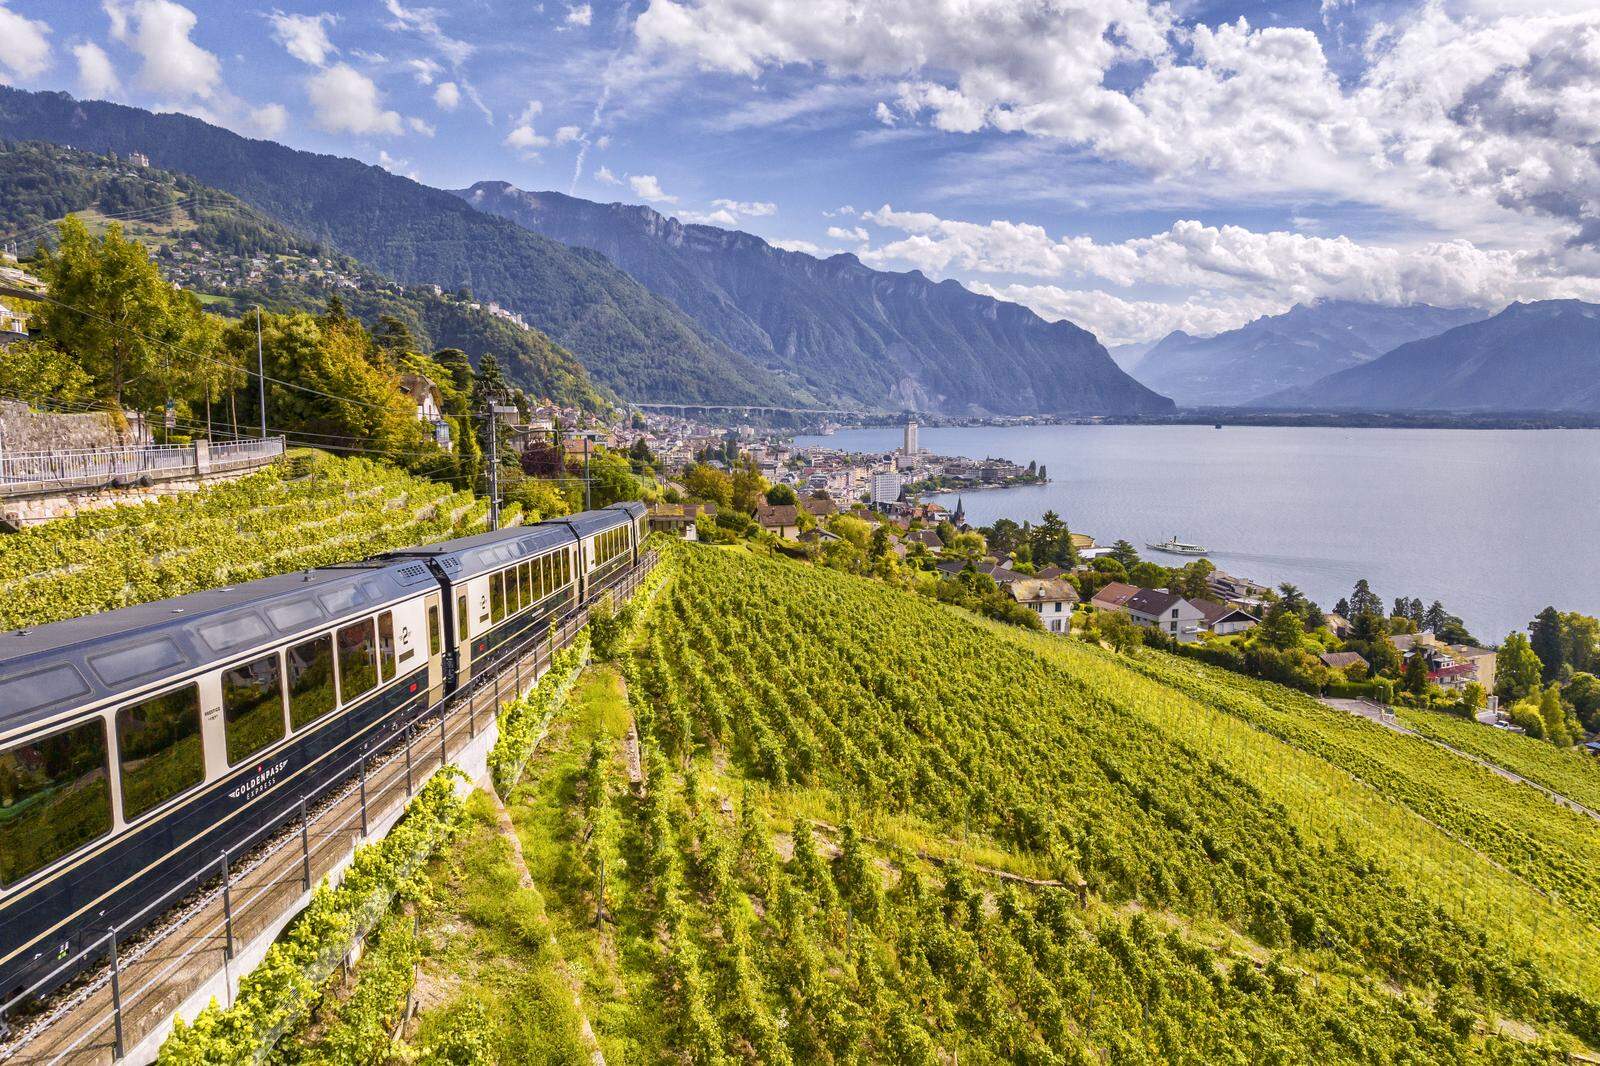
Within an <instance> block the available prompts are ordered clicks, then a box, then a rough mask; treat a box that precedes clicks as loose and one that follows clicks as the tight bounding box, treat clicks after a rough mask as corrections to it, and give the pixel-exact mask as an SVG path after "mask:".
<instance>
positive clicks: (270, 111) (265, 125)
mask: <svg viewBox="0 0 1600 1066" xmlns="http://www.w3.org/2000/svg"><path fill="white" fill-rule="evenodd" d="M250 128H251V129H253V130H255V132H257V133H259V134H261V135H262V136H263V137H276V136H277V135H278V134H280V133H282V132H283V131H284V130H286V129H288V128H289V111H288V109H287V108H285V107H284V106H283V105H282V104H263V105H262V106H261V107H257V108H254V109H253V110H251V112H250Z"/></svg>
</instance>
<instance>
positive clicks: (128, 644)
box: [0, 560, 435, 730]
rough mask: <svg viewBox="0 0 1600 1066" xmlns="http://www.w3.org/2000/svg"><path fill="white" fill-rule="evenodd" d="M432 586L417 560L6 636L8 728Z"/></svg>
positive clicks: (124, 610)
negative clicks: (423, 587) (422, 587)
mask: <svg viewBox="0 0 1600 1066" xmlns="http://www.w3.org/2000/svg"><path fill="white" fill-rule="evenodd" d="M434 584H435V582H434V580H433V578H432V577H431V576H430V575H429V573H428V571H427V568H426V567H424V566H422V565H420V564H418V563H416V562H409V563H408V562H405V561H403V560H394V561H387V560H373V561H368V562H364V563H351V564H348V565H342V566H328V567H321V568H319V569H316V570H302V571H296V572H295V573H292V574H281V575H279V576H277V577H267V578H261V579H259V580H256V581H246V582H243V583H240V584H237V585H228V586H225V587H223V588H215V589H207V590H205V591H203V592H191V593H189V594H187V595H184V596H178V597H175V598H173V599H168V600H157V601H155V602H153V603H141V604H136V605H134V606H131V607H119V608H117V609H116V610H113V611H104V612H101V613H100V614H92V615H86V616H84V617H82V618H71V619H67V620H65V621H61V622H51V623H49V624H47V625H41V626H34V627H32V628H29V629H22V630H13V631H11V632H8V633H4V634H0V730H10V729H13V728H16V727H18V726H24V725H28V724H31V723H33V722H36V721H40V720H42V719H45V718H48V717H49V716H51V715H52V714H55V713H57V712H59V711H62V710H65V709H67V708H69V707H72V706H77V705H81V704H86V703H97V702H99V701H100V700H102V699H107V698H113V697H115V696H117V695H120V694H122V693H124V692H132V691H134V690H137V689H141V688H144V687H146V686H148V685H151V684H154V683H158V682H160V681H161V680H163V679H164V678H168V677H179V676H182V675H184V674H188V673H191V672H193V671H195V670H199V669H204V668H205V667H206V666H209V665H211V664H214V663H219V662H222V661H224V660H227V659H231V658H233V657H235V656H236V655H238V653H239V651H240V650H241V649H242V648H247V647H249V646H251V645H255V644H266V643H273V642H276V641H278V640H280V639H284V638H293V637H295V636H299V635H301V634H305V633H312V632H316V631H318V630H321V629H324V628H326V627H328V626H330V625H332V624H333V623H335V622H337V621H339V620H341V619H344V618H348V617H350V616H351V615H357V614H362V613H364V612H365V610H370V609H376V608H377V607H379V606H381V605H382V604H385V603H391V602H393V601H395V600H398V599H401V598H403V597H404V596H405V595H406V594H407V593H408V592H412V591H414V590H415V589H416V588H417V587H418V586H421V585H434Z"/></svg>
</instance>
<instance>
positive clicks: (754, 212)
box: [667, 197, 778, 226]
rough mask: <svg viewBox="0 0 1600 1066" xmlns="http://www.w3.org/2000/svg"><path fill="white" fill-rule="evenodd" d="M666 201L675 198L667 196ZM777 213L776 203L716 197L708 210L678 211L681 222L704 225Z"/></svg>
mask: <svg viewBox="0 0 1600 1066" xmlns="http://www.w3.org/2000/svg"><path fill="white" fill-rule="evenodd" d="M667 199H668V201H669V202H670V201H672V200H674V199H676V198H675V197H668V198H667ZM777 213H778V205H777V204H774V203H768V202H766V201H764V200H755V201H744V200H729V199H717V200H712V201H711V210H710V211H680V212H678V218H679V219H680V220H681V221H683V222H698V223H700V224H701V225H704V226H737V225H739V223H740V222H742V221H743V220H744V219H746V218H766V217H768V216H770V215H775V214H777Z"/></svg>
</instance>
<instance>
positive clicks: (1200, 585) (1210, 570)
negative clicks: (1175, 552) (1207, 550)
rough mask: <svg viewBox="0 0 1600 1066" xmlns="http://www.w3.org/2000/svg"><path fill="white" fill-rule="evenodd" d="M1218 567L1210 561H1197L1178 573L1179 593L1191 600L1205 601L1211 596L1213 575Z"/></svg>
mask: <svg viewBox="0 0 1600 1066" xmlns="http://www.w3.org/2000/svg"><path fill="white" fill-rule="evenodd" d="M1216 572H1217V566H1216V564H1215V563H1213V562H1212V561H1211V560H1210V559H1196V560H1195V561H1194V562H1192V563H1190V564H1189V565H1187V566H1185V567H1184V568H1183V569H1182V570H1181V571H1179V572H1178V589H1177V590H1178V591H1179V592H1181V593H1183V595H1184V597H1185V598H1187V599H1191V600H1203V599H1205V598H1207V597H1208V596H1209V595H1210V594H1211V584H1210V578H1211V575H1212V574H1214V573H1216Z"/></svg>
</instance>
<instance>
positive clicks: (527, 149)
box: [501, 122, 550, 159]
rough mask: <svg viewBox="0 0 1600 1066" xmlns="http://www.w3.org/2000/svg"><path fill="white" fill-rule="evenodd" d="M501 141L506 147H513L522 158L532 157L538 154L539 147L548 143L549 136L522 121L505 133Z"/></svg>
mask: <svg viewBox="0 0 1600 1066" xmlns="http://www.w3.org/2000/svg"><path fill="white" fill-rule="evenodd" d="M501 143H502V144H504V145H505V146H506V147H507V148H511V149H514V150H515V151H516V152H517V154H518V155H520V156H522V157H523V158H524V159H532V158H534V157H535V156H537V155H538V153H539V149H540V148H543V147H545V146H546V145H547V144H549V143H550V138H548V137H546V136H543V135H542V134H540V133H538V132H537V131H535V130H534V128H533V126H532V125H530V124H528V123H526V122H524V123H523V124H522V125H520V126H516V127H514V128H513V129H512V130H511V132H510V133H508V134H506V139H505V140H504V141H502V142H501Z"/></svg>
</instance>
